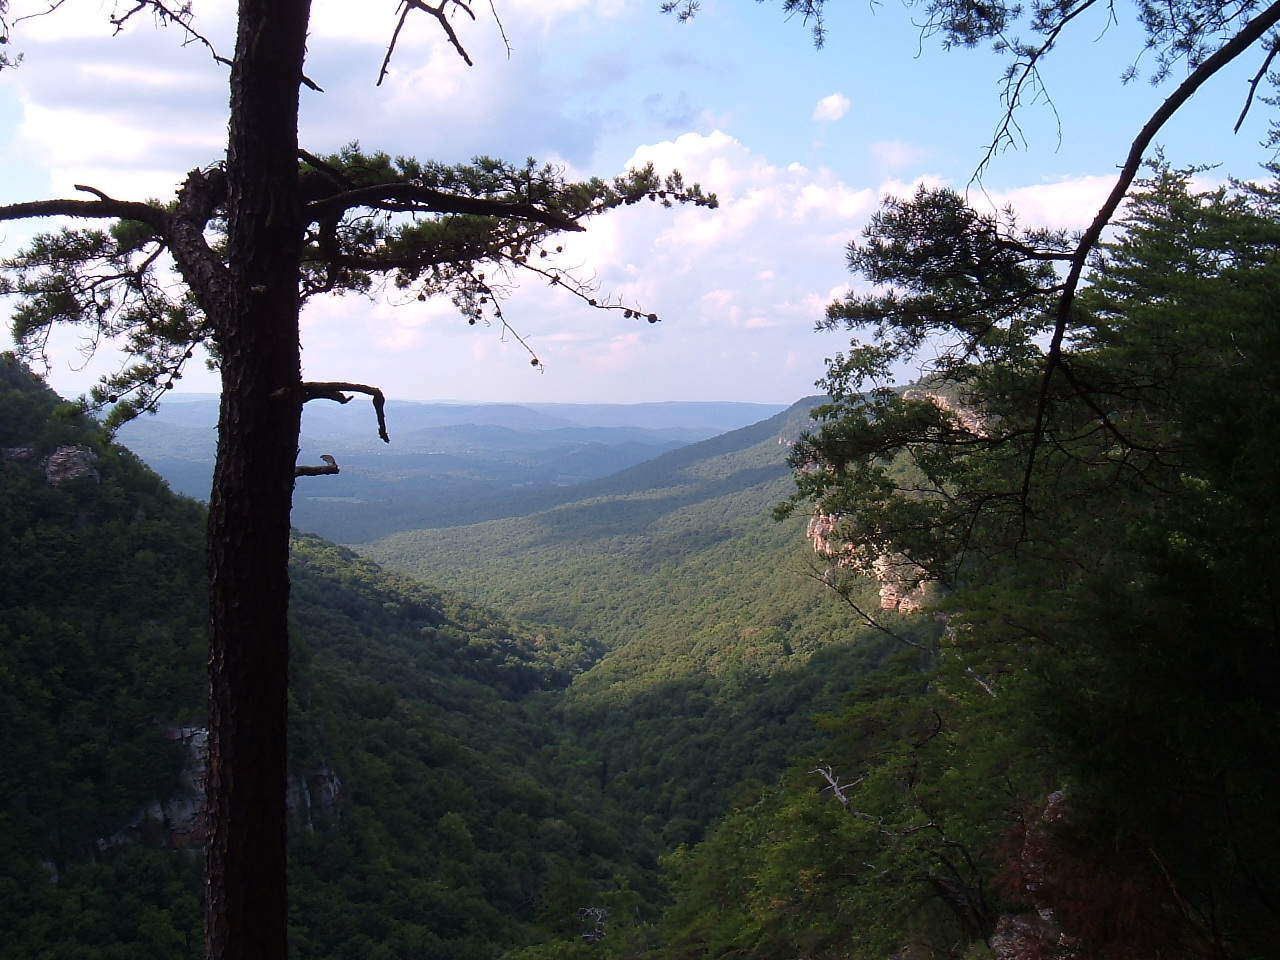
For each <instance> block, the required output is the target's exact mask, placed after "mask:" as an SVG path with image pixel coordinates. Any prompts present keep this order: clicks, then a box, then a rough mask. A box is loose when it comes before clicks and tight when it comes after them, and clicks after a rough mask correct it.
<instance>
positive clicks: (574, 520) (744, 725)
mask: <svg viewBox="0 0 1280 960" xmlns="http://www.w3.org/2000/svg"><path fill="white" fill-rule="evenodd" d="M813 403H814V401H802V402H801V403H798V404H796V405H795V406H793V407H792V408H790V409H789V410H787V411H784V412H783V413H782V414H779V415H777V416H775V417H772V418H770V419H768V420H765V421H762V422H761V423H758V424H754V425H752V426H750V427H746V428H743V429H741V430H737V431H733V432H731V433H728V434H724V435H723V436H719V437H715V438H712V439H710V440H706V441H703V442H701V443H698V444H691V445H689V446H687V447H682V448H680V449H679V450H675V451H672V452H670V453H666V454H663V455H662V456H660V457H656V458H654V459H653V460H650V461H647V462H645V463H643V464H639V465H637V466H634V467H631V468H629V469H627V470H624V471H622V472H620V473H618V474H616V475H614V476H612V477H608V478H604V479H602V480H597V481H593V482H591V483H587V484H583V485H581V486H580V487H576V488H573V489H570V490H562V491H557V492H555V493H553V494H546V495H540V496H529V497H525V498H522V499H520V500H514V499H513V500H511V501H510V502H509V503H508V504H507V509H508V510H509V511H511V512H512V513H516V514H518V515H515V516H511V517H509V518H507V519H503V520H496V521H489V522H485V523H479V524H474V525H470V526H457V527H451V528H445V529H428V530H417V531H412V532H406V533H401V534H396V535H394V536H392V537H388V538H386V539H384V540H381V541H378V542H376V543H374V544H370V545H367V546H366V547H364V548H362V549H364V550H365V551H366V552H367V553H368V555H370V556H373V557H375V558H376V559H378V560H379V561H380V562H382V563H385V564H386V565H388V566H390V567H394V568H397V569H402V570H405V571H408V572H411V573H413V574H414V575H415V576H419V577H422V578H424V579H426V580H428V581H430V582H437V583H441V584H442V585H445V586H447V587H448V588H449V589H452V590H455V591H458V592H460V593H462V594H464V595H466V596H469V597H471V598H473V599H475V600H477V601H479V602H483V603H486V604H492V605H495V606H498V607H501V608H502V609H506V610H510V611H512V612H513V613H514V614H515V615H517V616H519V617H521V618H525V619H529V620H532V621H534V622H538V623H546V624H548V625H554V626H557V627H561V628H564V629H567V630H569V631H572V632H573V633H574V634H575V635H579V636H582V637H584V638H589V639H590V640H591V641H594V642H597V643H599V644H601V645H602V646H603V648H604V649H605V650H606V651H607V653H606V654H605V656H604V657H603V658H602V659H601V660H600V661H599V662H598V663H596V664H595V665H594V666H592V667H591V668H590V669H588V670H587V671H585V672H584V673H582V674H581V675H579V676H577V677H576V678H575V679H574V681H573V682H572V684H571V685H570V686H569V688H568V689H567V690H566V692H565V697H564V708H563V715H564V718H565V721H566V722H567V723H568V724H569V725H570V727H571V728H572V729H573V730H574V731H575V734H576V736H577V738H578V739H577V745H578V746H579V747H580V748H583V749H585V750H586V751H587V755H588V756H589V757H590V758H591V762H593V763H594V764H595V765H596V769H597V776H598V779H599V782H600V784H601V786H602V788H603V789H604V790H605V792H606V794H607V795H608V796H610V797H611V798H613V799H614V800H615V801H617V802H618V803H619V804H621V805H623V806H625V807H626V808H627V809H630V810H632V811H634V812H635V814H636V815H637V816H639V817H641V818H642V820H643V821H644V822H645V824H646V825H647V826H648V827H649V828H650V829H652V830H654V831H655V832H659V833H661V835H662V837H663V839H664V842H665V843H666V844H667V845H669V846H671V845H675V844H678V843H681V842H689V841H693V840H696V839H697V838H698V837H700V836H701V834H702V831H703V829H704V828H705V826H706V825H707V824H708V823H709V822H710V821H711V820H712V819H714V818H715V817H716V816H718V815H719V814H720V813H721V812H722V811H723V810H724V808H725V805H726V804H727V803H728V802H729V799H730V798H731V797H732V796H733V795H734V793H735V791H736V790H737V789H738V785H739V784H740V783H741V782H742V781H743V780H746V779H758V780H772V779H773V778H774V777H775V776H776V775H777V773H778V772H779V771H780V770H781V769H782V767H783V766H784V765H785V762H786V758H787V757H788V756H790V755H794V754H796V753H801V754H803V753H804V752H805V751H806V750H808V749H809V748H810V747H811V746H813V745H815V744H816V743H817V742H818V740H817V739H816V737H815V735H814V731H813V717H814V715H815V714H817V713H821V712H823V711H825V710H829V709H832V708H833V707H834V706H835V705H836V704H838V703H839V701H840V698H841V697H842V696H843V694H844V692H845V691H847V690H848V689H850V688H851V687H852V686H853V685H854V684H855V682H856V680H857V679H858V678H860V677H862V676H863V675H865V674H866V672H867V671H868V670H870V669H873V668H874V667H875V666H876V665H877V664H878V663H879V662H880V660H881V659H882V658H883V657H884V656H885V655H886V653H887V652H888V651H889V650H890V649H891V642H890V641H887V640H886V639H885V638H884V637H883V635H879V634H878V632H877V631H874V630H872V629H870V628H868V627H865V626H862V625H859V624H858V623H857V621H856V619H855V618H854V617H853V616H852V615H851V613H850V611H849V610H848V609H847V608H846V607H844V606H842V605H841V604H840V603H839V601H838V600H837V599H836V598H835V597H834V595H833V594H832V593H831V591H830V590H828V589H827V588H826V587H824V586H823V585H822V584H821V583H819V582H818V579H816V577H815V574H816V564H815V562H814V560H815V558H814V557H813V553H812V548H811V547H810V546H809V544H808V542H807V541H806V539H805V536H804V527H803V521H802V520H800V519H798V518H797V519H792V520H790V521H787V522H784V523H775V522H774V521H773V520H772V519H771V518H770V512H771V509H772V507H773V506H774V505H775V504H776V503H778V502H779V501H781V500H782V499H784V498H785V497H786V495H787V494H788V493H789V492H790V490H791V489H792V486H791V483H792V482H791V480H790V476H789V469H788V468H787V466H786V463H785V457H786V453H787V451H788V449H789V444H790V442H791V440H792V439H794V437H795V436H796V435H797V434H798V432H799V431H800V430H801V429H803V428H804V426H805V425H806V424H807V422H808V411H809V409H810V408H811V406H812V405H813ZM861 599H862V600H864V601H866V602H867V603H868V604H869V605H870V606H874V604H875V599H876V598H875V593H874V590H873V588H872V587H871V586H870V585H868V586H867V587H866V589H865V595H864V596H863V597H862V598H861ZM901 629H904V630H908V631H910V630H921V629H924V630H927V629H930V626H929V625H928V624H924V625H901Z"/></svg>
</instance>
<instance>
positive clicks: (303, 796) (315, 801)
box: [285, 764, 342, 833]
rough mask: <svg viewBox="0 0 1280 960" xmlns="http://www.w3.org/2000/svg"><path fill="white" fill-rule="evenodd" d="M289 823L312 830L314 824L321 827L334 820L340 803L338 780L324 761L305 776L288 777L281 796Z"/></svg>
mask: <svg viewBox="0 0 1280 960" xmlns="http://www.w3.org/2000/svg"><path fill="white" fill-rule="evenodd" d="M285 803H286V805H287V806H288V809H289V824H290V826H291V827H292V828H293V829H295V830H303V831H305V832H307V833H312V832H313V831H314V830H315V828H316V824H317V823H319V824H320V825H321V826H322V827H323V826H326V825H328V824H331V823H333V822H334V821H335V820H337V819H338V810H339V808H340V806H341V805H342V781H341V780H339V779H338V773H337V771H336V770H334V769H333V767H331V766H329V765H328V764H326V765H324V766H323V767H321V768H320V769H319V770H317V771H316V772H315V773H313V774H311V775H310V776H307V777H300V776H295V777H290V778H289V792H288V793H287V794H286V796H285Z"/></svg>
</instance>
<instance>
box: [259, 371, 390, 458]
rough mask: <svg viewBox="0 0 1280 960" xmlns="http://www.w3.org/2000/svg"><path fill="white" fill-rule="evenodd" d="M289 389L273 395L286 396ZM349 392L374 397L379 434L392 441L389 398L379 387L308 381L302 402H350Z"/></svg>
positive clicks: (382, 437) (278, 391)
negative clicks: (387, 409) (388, 418)
mask: <svg viewBox="0 0 1280 960" xmlns="http://www.w3.org/2000/svg"><path fill="white" fill-rule="evenodd" d="M288 392H289V391H288V390H287V389H286V390H277V391H276V392H275V393H273V394H272V396H273V397H277V396H284V395H285V394H287V393H288ZM348 393H363V394H365V395H367V396H369V397H372V398H373V412H374V413H375V414H376V415H377V417H378V436H379V437H380V438H381V439H382V442H383V443H390V442H391V438H390V437H389V436H387V411H386V407H387V398H386V396H385V395H384V394H383V392H382V391H381V390H379V389H378V388H377V387H370V386H368V385H367V384H363V383H345V382H338V381H329V382H318V381H317V382H308V383H304V384H302V402H303V403H307V402H309V401H311V400H332V401H334V402H335V403H350V402H351V398H350V397H348V396H347V394H348Z"/></svg>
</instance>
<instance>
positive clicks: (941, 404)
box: [902, 390, 988, 437]
mask: <svg viewBox="0 0 1280 960" xmlns="http://www.w3.org/2000/svg"><path fill="white" fill-rule="evenodd" d="M902 399H903V400H927V401H929V402H930V403H932V404H933V405H934V406H935V407H937V408H938V409H939V410H941V411H942V412H943V413H946V414H950V415H951V418H952V419H953V420H955V422H956V424H957V425H958V426H959V427H960V429H961V430H963V431H965V433H972V434H973V435H974V436H975V437H985V436H987V435H988V431H987V424H986V421H985V420H984V419H983V417H982V416H981V415H980V414H979V413H978V412H977V411H976V410H974V409H972V408H970V407H966V406H962V405H961V404H958V403H955V402H954V401H952V400H951V399H950V398H949V397H945V396H943V395H942V394H940V393H933V392H931V391H929V390H908V391H906V392H905V393H903V395H902Z"/></svg>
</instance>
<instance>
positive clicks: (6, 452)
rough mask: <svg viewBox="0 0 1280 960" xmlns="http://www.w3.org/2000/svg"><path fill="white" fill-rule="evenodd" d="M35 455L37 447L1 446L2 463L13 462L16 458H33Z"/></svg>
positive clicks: (0, 461) (0, 460)
mask: <svg viewBox="0 0 1280 960" xmlns="http://www.w3.org/2000/svg"><path fill="white" fill-rule="evenodd" d="M35 455H36V449H35V447H0V463H11V462H13V461H16V460H31V459H33V458H34V457H35Z"/></svg>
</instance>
